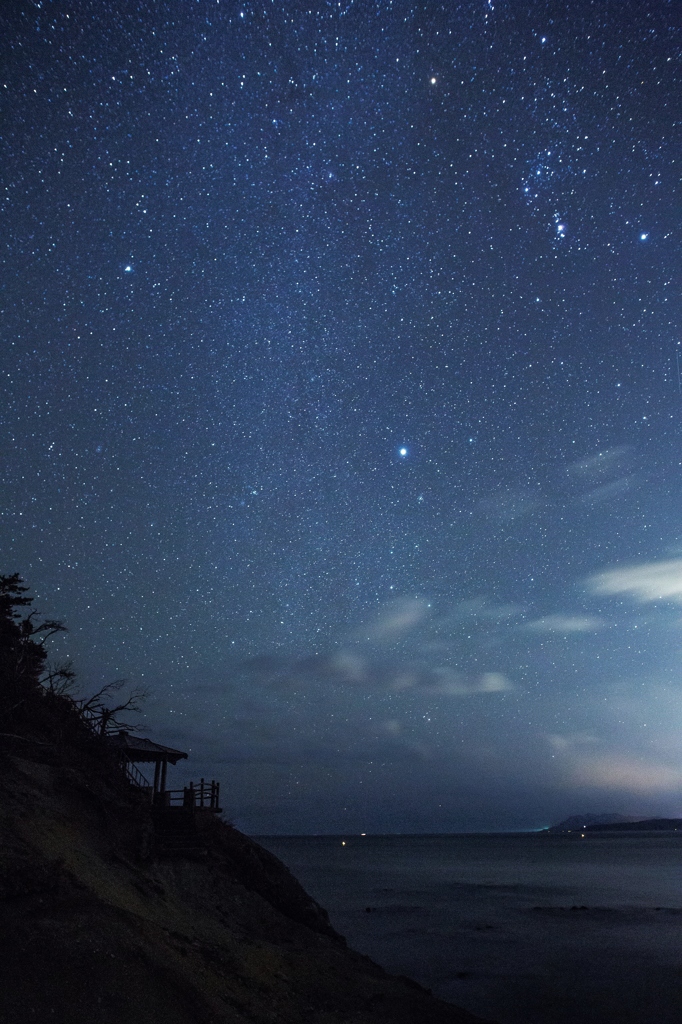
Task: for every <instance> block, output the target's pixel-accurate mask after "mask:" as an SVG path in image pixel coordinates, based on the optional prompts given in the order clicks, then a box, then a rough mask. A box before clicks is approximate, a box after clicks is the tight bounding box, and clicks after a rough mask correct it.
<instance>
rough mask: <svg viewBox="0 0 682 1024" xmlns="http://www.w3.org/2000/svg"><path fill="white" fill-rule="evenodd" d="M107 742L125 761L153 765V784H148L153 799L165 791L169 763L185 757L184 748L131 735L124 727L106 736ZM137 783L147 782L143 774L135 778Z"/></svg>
mask: <svg viewBox="0 0 682 1024" xmlns="http://www.w3.org/2000/svg"><path fill="white" fill-rule="evenodd" d="M107 743H108V745H109V746H110V747H112V748H113V749H114V750H116V751H117V752H118V753H119V754H120V755H121V760H122V761H125V762H126V763H132V764H137V763H139V762H142V763H143V764H144V763H147V764H153V765H154V785H153V786H150V784H149V783H147V785H148V786H149V787H150V788H151V790H152V793H153V796H154V801H155V802H156V801H157V800H159V798H161V799H162V797H161V794H163V793H165V792H166V772H167V771H168V765H169V764H173V765H175V764H177V763H178V761H182V759H183V758H187V756H188V755H187V754H186V753H185V751H184V750H174V749H173V747H164V746H163V744H161V743H155V742H154V740H148V739H145V738H144V737H143V736H131V735H130V733H129V732H126V731H125V729H121V730H120V731H119V732H118V733H116V734H115V735H113V736H107ZM135 781H136V782H137V784H138V785H142V786H144V783H145V782H147V780H146V779H144V776H142V778H141V779H140V780H137V779H136V780H135Z"/></svg>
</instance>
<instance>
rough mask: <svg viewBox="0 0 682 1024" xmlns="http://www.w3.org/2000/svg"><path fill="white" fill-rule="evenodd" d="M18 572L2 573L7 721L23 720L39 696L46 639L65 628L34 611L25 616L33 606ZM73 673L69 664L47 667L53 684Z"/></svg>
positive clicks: (2, 683) (1, 683)
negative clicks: (24, 610) (40, 616)
mask: <svg viewBox="0 0 682 1024" xmlns="http://www.w3.org/2000/svg"><path fill="white" fill-rule="evenodd" d="M27 590H28V587H26V586H24V583H23V580H22V579H21V577H20V576H19V573H13V574H12V575H9V576H0V715H1V716H2V717H3V719H4V720H5V721H6V722H7V721H8V720H9V721H12V720H15V719H22V718H24V717H25V714H26V713H28V712H29V711H30V705H31V704H32V703H33V702H34V701H35V699H36V698H37V697H38V696H39V695H40V693H41V690H42V683H43V681H44V673H45V666H46V663H47V650H46V646H45V645H46V642H47V640H48V639H49V638H50V637H51V636H54V634H55V633H60V632H63V631H64V630H65V628H66V627H65V626H64V625H63V624H62V623H61V622H58V621H57V620H56V619H45V620H44V621H36V617H35V612H29V613H28V615H25V616H24V617H22V614H21V611H20V609H21V610H23V609H24V608H28V607H30V605H31V604H32V603H33V598H32V597H27V596H26V592H27ZM69 675H72V672H71V669H70V667H69V666H68V665H62V666H53V667H52V668H50V669H48V674H47V678H48V679H49V680H50V682H51V684H52V685H56V684H57V680H58V679H60V678H61V679H66V678H67V677H68V676H69Z"/></svg>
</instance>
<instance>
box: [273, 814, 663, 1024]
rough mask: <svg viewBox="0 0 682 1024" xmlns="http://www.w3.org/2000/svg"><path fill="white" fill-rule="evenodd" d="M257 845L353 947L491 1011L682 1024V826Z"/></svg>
mask: <svg viewBox="0 0 682 1024" xmlns="http://www.w3.org/2000/svg"><path fill="white" fill-rule="evenodd" d="M343 841H345V845H342V842H343ZM259 842H261V843H262V844H263V845H264V846H266V847H267V848H268V849H269V850H272V852H273V853H275V854H276V855H277V856H278V857H279V858H280V859H281V860H282V861H284V863H285V864H286V865H287V866H288V867H289V868H290V869H291V870H292V872H293V873H294V874H295V875H296V877H297V878H298V879H299V880H300V882H301V883H302V884H303V886H304V887H305V888H306V889H307V891H308V892H309V893H310V894H311V895H312V896H314V897H315V899H317V900H318V902H319V903H321V904H322V905H323V906H324V907H326V909H327V910H328V911H329V915H330V917H331V921H332V924H333V925H334V927H335V928H336V929H337V931H339V932H341V934H342V935H345V936H346V938H347V939H348V942H349V944H350V945H351V946H353V947H354V948H355V949H358V950H360V951H361V952H363V953H367V954H368V955H369V956H371V957H372V959H374V960H376V961H377V962H378V963H380V964H381V965H382V966H384V967H385V968H386V969H387V970H389V971H391V972H392V973H396V974H406V975H408V976H410V977H412V978H414V979H416V980H417V981H419V982H420V983H421V984H422V985H425V986H426V987H427V988H430V989H431V990H432V991H433V992H434V994H436V995H438V996H440V997H441V998H443V999H447V1000H449V1001H451V1002H453V1003H457V1004H458V1005H460V1006H464V1007H466V1008H467V1009H468V1010H470V1011H472V1012H473V1013H476V1014H479V1015H480V1016H481V1017H487V1018H489V1019H490V1020H494V1021H498V1022H499V1024H569V1022H570V1024H682V834H680V836H679V838H678V836H677V835H675V834H671V833H668V834H661V833H659V834H657V835H654V834H639V835H637V834H631V835H623V834H621V835H616V834H613V833H611V834H601V835H599V834H591V835H590V834H589V833H588V834H586V837H585V838H584V839H581V838H580V835H579V834H577V833H575V834H571V835H566V836H551V835H549V834H547V833H535V834H523V835H472V836H368V837H357V836H355V837H354V836H344V837H330V836H324V837H316V836H305V837H289V836H286V837H285V836H268V837H264V838H263V837H261V838H260V839H259Z"/></svg>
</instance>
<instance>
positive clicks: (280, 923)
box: [0, 719, 476, 1024]
mask: <svg viewBox="0 0 682 1024" xmlns="http://www.w3.org/2000/svg"><path fill="white" fill-rule="evenodd" d="M43 721H44V724H45V719H43ZM48 732H49V731H48ZM42 734H43V738H38V737H36V736H35V735H33V736H32V735H31V734H30V732H26V733H25V734H24V735H21V734H20V733H14V734H12V735H7V734H5V735H3V736H2V737H0V896H1V902H0V908H1V909H0V922H1V927H0V963H2V965H3V972H2V975H3V983H2V985H1V986H0V1019H1V1020H2V1021H3V1022H4V1024H25V1022H27V1021H33V1022H36V1024H43V1022H45V1024H46V1022H48V1021H49V1022H52V1024H157V1022H158V1024H161V1022H163V1024H223V1022H226V1024H227V1022H230V1024H232V1022H234V1024H236V1022H247V1021H249V1022H252V1024H253V1022H256V1024H260V1022H263V1024H265V1022H268V1024H270V1022H271V1024H275V1022H282V1024H284V1022H291V1024H300V1022H315V1024H318V1022H319V1024H342V1022H343V1024H346V1022H348V1024H350V1022H353V1024H370V1022H377V1024H378V1022H384V1021H385V1022H389V1021H390V1022H391V1024H400V1022H404V1024H408V1022H410V1024H412V1022H417V1021H418V1022H420V1024H474V1022H475V1020H476V1018H474V1017H472V1016H471V1015H470V1014H468V1013H466V1012H465V1011H463V1010H459V1009H457V1008H456V1007H453V1006H450V1005H448V1004H446V1003H443V1002H440V1001H439V1000H437V999H435V998H433V997H432V996H431V995H430V993H428V992H426V991H425V990H423V989H421V988H420V987H419V986H418V985H416V984H415V983H414V982H410V981H409V980H407V979H401V978H393V977H390V976H389V975H387V974H386V973H385V972H384V971H383V970H382V969H381V968H379V967H378V966H377V965H375V964H374V963H372V961H370V960H369V959H368V958H367V957H364V956H361V955H360V954H358V953H355V952H353V951H352V950H349V949H348V948H347V947H346V944H345V942H344V940H343V939H342V938H341V937H340V936H338V935H337V934H336V933H335V932H334V930H333V928H332V927H331V926H330V924H329V921H328V918H327V915H326V913H325V911H324V910H323V909H322V908H321V907H319V906H318V905H317V904H316V903H315V901H314V900H312V899H311V898H310V897H309V896H308V895H307V894H306V893H305V892H304V890H303V889H302V887H301V886H300V885H299V884H298V882H297V881H296V880H295V879H294V878H293V876H292V875H291V873H290V872H289V871H288V870H287V868H286V867H285V866H284V865H283V864H281V863H280V861H278V860H277V858H276V857H274V856H273V855H272V854H270V853H268V852H267V851H266V850H264V849H262V848H261V847H260V846H259V845H258V844H257V843H255V842H253V841H252V840H250V839H249V838H248V837H246V836H244V835H242V834H241V833H240V832H238V831H237V830H236V829H234V828H232V827H230V826H229V825H227V824H225V823H224V822H222V821H220V820H218V819H217V818H216V817H215V816H211V815H207V816H206V819H205V821H204V827H203V828H202V830H201V849H200V850H198V851H195V853H194V854H193V855H192V856H182V855H180V856H178V855H177V854H176V855H174V856H164V854H163V851H162V850H160V849H159V842H158V838H157V836H156V835H155V832H154V823H153V817H152V808H151V805H150V804H149V802H148V801H147V800H145V798H144V794H142V793H141V792H139V791H136V790H135V789H134V788H133V787H132V786H130V785H129V783H128V782H127V781H126V780H125V777H124V776H123V774H122V773H120V772H117V771H116V770H115V766H112V764H111V761H110V760H109V759H108V758H107V756H106V754H105V751H104V750H103V749H101V748H100V747H98V745H97V743H96V742H95V741H94V740H93V739H92V738H90V737H87V736H86V735H85V734H84V733H83V734H82V735H78V736H76V738H74V737H72V738H71V739H70V740H64V738H61V739H59V740H58V741H54V739H47V740H46V739H45V738H44V736H45V734H46V730H45V729H43V730H42Z"/></svg>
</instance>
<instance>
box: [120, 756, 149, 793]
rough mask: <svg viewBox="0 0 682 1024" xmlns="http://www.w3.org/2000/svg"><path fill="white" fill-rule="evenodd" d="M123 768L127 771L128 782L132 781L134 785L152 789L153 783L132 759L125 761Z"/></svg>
mask: <svg viewBox="0 0 682 1024" xmlns="http://www.w3.org/2000/svg"><path fill="white" fill-rule="evenodd" d="M122 764H123V770H124V771H125V773H126V777H127V779H128V782H132V784H133V786H139V787H140V789H152V788H153V787H152V784H151V782H150V781H149V779H148V778H146V776H144V775H143V774H142V772H141V771H140V769H139V768H138V767H137V765H136V764H133V762H132V761H123V762H122Z"/></svg>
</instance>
